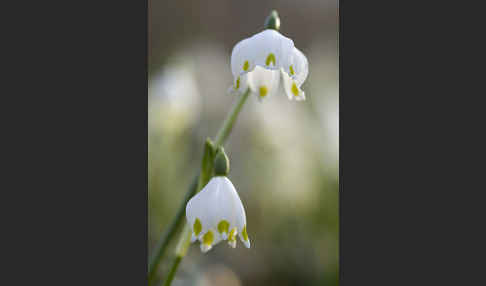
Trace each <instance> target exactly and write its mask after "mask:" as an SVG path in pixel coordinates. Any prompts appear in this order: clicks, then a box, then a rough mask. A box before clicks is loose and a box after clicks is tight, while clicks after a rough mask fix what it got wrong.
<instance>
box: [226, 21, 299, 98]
mask: <svg viewBox="0 0 486 286" xmlns="http://www.w3.org/2000/svg"><path fill="white" fill-rule="evenodd" d="M231 71H232V73H233V77H234V82H233V86H232V87H231V88H230V91H232V92H239V93H242V92H245V91H246V89H247V88H250V90H251V92H252V93H253V94H255V95H256V96H257V97H258V98H259V99H263V98H265V97H266V96H268V95H272V94H275V93H277V91H278V89H279V86H280V82H282V85H283V89H284V91H285V93H286V94H287V96H288V98H289V99H290V100H293V99H295V100H304V99H305V93H304V91H302V89H301V88H300V87H301V85H302V84H303V83H304V81H305V79H306V78H307V74H308V72H309V65H308V62H307V58H306V57H305V55H304V54H303V53H302V52H301V51H299V50H298V49H297V48H296V47H295V46H294V42H293V41H292V40H291V39H289V38H287V37H285V36H283V35H282V34H280V33H279V32H278V31H276V30H272V29H267V30H264V31H263V32H260V33H258V34H256V35H254V36H252V37H250V38H247V39H244V40H242V41H240V42H239V43H237V44H236V45H235V47H234V48H233V52H232V53H231Z"/></svg>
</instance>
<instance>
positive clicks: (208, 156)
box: [148, 89, 251, 286]
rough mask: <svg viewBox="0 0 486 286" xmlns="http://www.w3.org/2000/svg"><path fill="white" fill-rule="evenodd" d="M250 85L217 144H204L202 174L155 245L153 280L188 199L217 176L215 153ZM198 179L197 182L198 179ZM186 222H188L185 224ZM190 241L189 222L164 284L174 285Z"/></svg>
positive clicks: (229, 129) (224, 137)
mask: <svg viewBox="0 0 486 286" xmlns="http://www.w3.org/2000/svg"><path fill="white" fill-rule="evenodd" d="M250 93H251V91H250V89H247V90H246V91H245V93H243V94H241V95H240V96H239V98H238V100H237V101H236V103H235V104H234V105H233V107H232V108H231V110H230V112H229V113H228V115H227V117H226V119H225V120H224V121H223V125H222V126H221V128H220V129H219V131H218V133H217V134H216V138H215V140H214V144H213V143H212V142H211V140H210V139H207V140H206V143H205V147H204V155H203V159H202V162H201V172H200V174H199V176H197V177H196V178H195V179H194V181H193V184H192V185H191V187H190V188H189V190H188V192H187V193H186V196H185V197H184V200H183V201H182V202H181V205H180V206H179V209H178V210H177V213H176V216H175V217H174V220H173V221H172V222H171V224H170V225H169V228H168V229H167V231H166V232H165V234H164V235H163V236H162V238H161V239H160V240H159V242H158V243H157V246H156V247H155V250H154V254H153V255H152V257H151V259H150V264H149V271H148V281H149V284H150V283H151V282H152V281H153V279H154V277H155V273H156V269H157V266H158V265H159V263H160V261H161V260H162V258H163V257H164V254H165V250H166V248H167V246H168V244H169V242H170V241H171V240H172V239H173V238H174V237H175V235H176V231H177V229H178V228H179V226H180V225H181V224H182V223H184V211H185V207H186V204H187V202H188V201H189V199H190V198H191V197H192V196H194V195H195V194H196V193H197V192H199V191H200V190H201V189H202V188H203V187H204V186H205V185H206V184H207V183H208V182H209V180H210V179H211V177H212V176H213V172H214V170H213V164H214V157H215V155H216V150H217V149H218V147H220V146H223V145H224V143H225V141H226V139H227V138H228V136H229V134H230V133H231V130H232V129H233V125H234V123H235V121H236V118H238V115H239V113H240V111H241V108H242V107H243V105H244V104H245V102H246V99H247V98H248V96H249V95H250ZM196 182H197V183H196ZM184 225H185V224H184ZM189 245H190V228H189V227H188V226H187V225H185V227H184V231H183V234H182V235H181V237H180V239H179V242H178V246H177V249H176V257H175V259H174V260H173V262H172V265H171V268H170V271H169V273H168V275H167V277H166V280H165V282H164V285H167V286H168V285H170V283H171V282H172V279H173V278H174V275H175V273H176V271H177V268H178V266H179V264H180V262H181V260H182V258H183V257H184V256H185V255H186V253H187V249H188V247H189Z"/></svg>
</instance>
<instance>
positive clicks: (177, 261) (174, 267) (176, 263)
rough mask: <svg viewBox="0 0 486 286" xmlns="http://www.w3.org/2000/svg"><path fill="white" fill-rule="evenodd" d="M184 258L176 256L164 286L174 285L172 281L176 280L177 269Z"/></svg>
mask: <svg viewBox="0 0 486 286" xmlns="http://www.w3.org/2000/svg"><path fill="white" fill-rule="evenodd" d="M181 260H182V256H176V257H175V258H174V261H173V262H172V267H171V268H170V271H169V273H168V274H167V278H166V279H165V282H164V286H169V285H170V283H172V280H173V279H174V276H175V274H176V272H177V268H178V267H179V264H180V263H181Z"/></svg>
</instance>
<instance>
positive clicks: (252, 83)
mask: <svg viewBox="0 0 486 286" xmlns="http://www.w3.org/2000/svg"><path fill="white" fill-rule="evenodd" d="M279 82H280V72H279V71H277V70H267V69H264V68H262V67H260V66H257V67H255V69H254V70H253V71H252V72H251V73H249V74H248V85H249V87H250V88H251V90H252V92H253V93H254V94H255V95H256V96H257V97H258V99H260V100H262V99H263V98H266V97H268V96H272V95H274V94H275V93H277V92H278V85H279Z"/></svg>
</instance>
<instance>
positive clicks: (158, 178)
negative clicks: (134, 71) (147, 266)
mask: <svg viewBox="0 0 486 286" xmlns="http://www.w3.org/2000/svg"><path fill="white" fill-rule="evenodd" d="M272 9H276V10H277V11H278V12H279V15H280V19H281V29H280V32H281V33H282V34H283V35H285V36H287V37H289V38H291V39H293V41H294V43H295V45H296V47H297V48H299V49H300V50H301V51H302V52H303V53H304V54H305V55H306V56H307V58H308V61H309V76H308V78H307V80H306V82H305V83H304V84H303V86H302V88H303V90H304V91H305V92H306V97H307V99H306V101H304V102H295V101H289V100H288V99H287V98H286V96H285V95H284V94H279V95H278V96H275V97H270V98H266V100H264V101H263V102H262V103H259V102H258V101H257V100H256V98H253V97H250V98H249V99H248V100H247V103H246V104H245V106H244V107H243V110H242V112H241V113H240V116H239V118H238V120H237V122H236V125H235V126H234V129H233V133H232V134H231V136H230V137H229V139H228V141H227V143H226V144H225V150H226V152H227V154H228V156H229V157H230V160H231V172H230V174H229V176H228V177H229V178H230V180H231V181H232V182H233V184H234V185H235V187H236V189H237V191H238V193H239V195H240V198H241V200H242V202H243V204H244V206H245V209H246V215H247V224H248V234H249V236H250V239H251V243H252V245H251V248H250V249H246V248H244V246H243V245H242V244H241V243H240V242H239V241H238V245H237V247H236V249H232V248H230V247H229V246H228V245H227V244H226V242H224V243H220V244H218V245H217V246H215V247H214V248H213V249H212V250H211V251H209V252H208V253H207V254H202V253H201V252H200V250H199V245H198V244H193V245H191V247H190V250H189V253H188V255H187V256H186V257H185V259H184V260H183V261H182V263H181V266H180V268H179V271H178V272H177V275H176V278H175V279H174V282H173V283H172V285H174V286H178V285H214V286H218V285H224V286H233V285H234V286H237V285H338V260H339V252H338V248H339V244H338V243H339V216H338V211H339V209H338V203H339V201H338V197H339V195H338V184H339V182H338V180H339V178H338V175H339V171H338V169H339V166H338V158H339V150H338V146H339V137H338V136H339V134H338V129H339V126H338V121H339V117H338V116H339V104H338V102H339V93H338V77H339V76H338V71H339V69H338V68H339V67H338V3H337V0H334V1H331V0H322V1H317V0H302V1H290V0H285V1H261V0H250V1H223V0H215V1H200V0H194V1H175V0H169V1H165V0H149V11H148V13H149V22H148V28H149V43H148V48H149V51H148V52H149V62H148V64H149V71H148V73H149V83H148V84H149V94H148V105H149V118H148V125H149V130H148V132H149V134H148V140H149V142H148V144H149V158H148V162H149V165H148V176H149V177H148V182H149V213H148V217H149V222H148V223H149V241H148V247H149V255H151V254H152V248H153V246H154V244H155V242H156V241H157V240H158V239H159V238H160V236H161V234H162V233H163V231H164V230H165V228H166V227H167V225H168V223H169V222H170V220H171V219H172V218H173V216H174V215H175V212H176V209H177V207H178V206H179V204H180V203H181V200H182V198H183V196H184V194H185V192H186V191H187V188H188V186H189V184H190V182H191V179H192V177H193V176H194V175H195V174H196V173H197V171H198V169H199V166H200V160H201V156H202V148H203V143H204V140H205V138H206V137H208V136H209V137H211V138H214V136H215V134H216V132H217V130H218V128H219V127H220V126H221V123H222V120H223V119H224V118H225V116H226V114H227V112H228V111H229V109H230V107H231V105H232V103H233V101H234V100H235V98H234V97H232V96H229V95H226V91H227V89H228V87H229V86H230V85H231V83H232V75H231V69H230V56H231V50H232V48H233V46H234V45H235V44H236V43H237V42H238V41H240V40H242V39H243V38H247V37H249V36H251V35H253V34H256V33H258V32H260V31H262V29H263V22H264V20H265V18H266V16H267V15H268V14H269V13H270V11H271V10H272ZM174 247H175V245H174V244H172V245H170V247H169V248H168V252H167V254H168V255H170V256H172V255H173V250H174ZM167 267H168V264H167V263H162V265H161V267H160V269H159V273H161V274H165V272H166V271H167Z"/></svg>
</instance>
